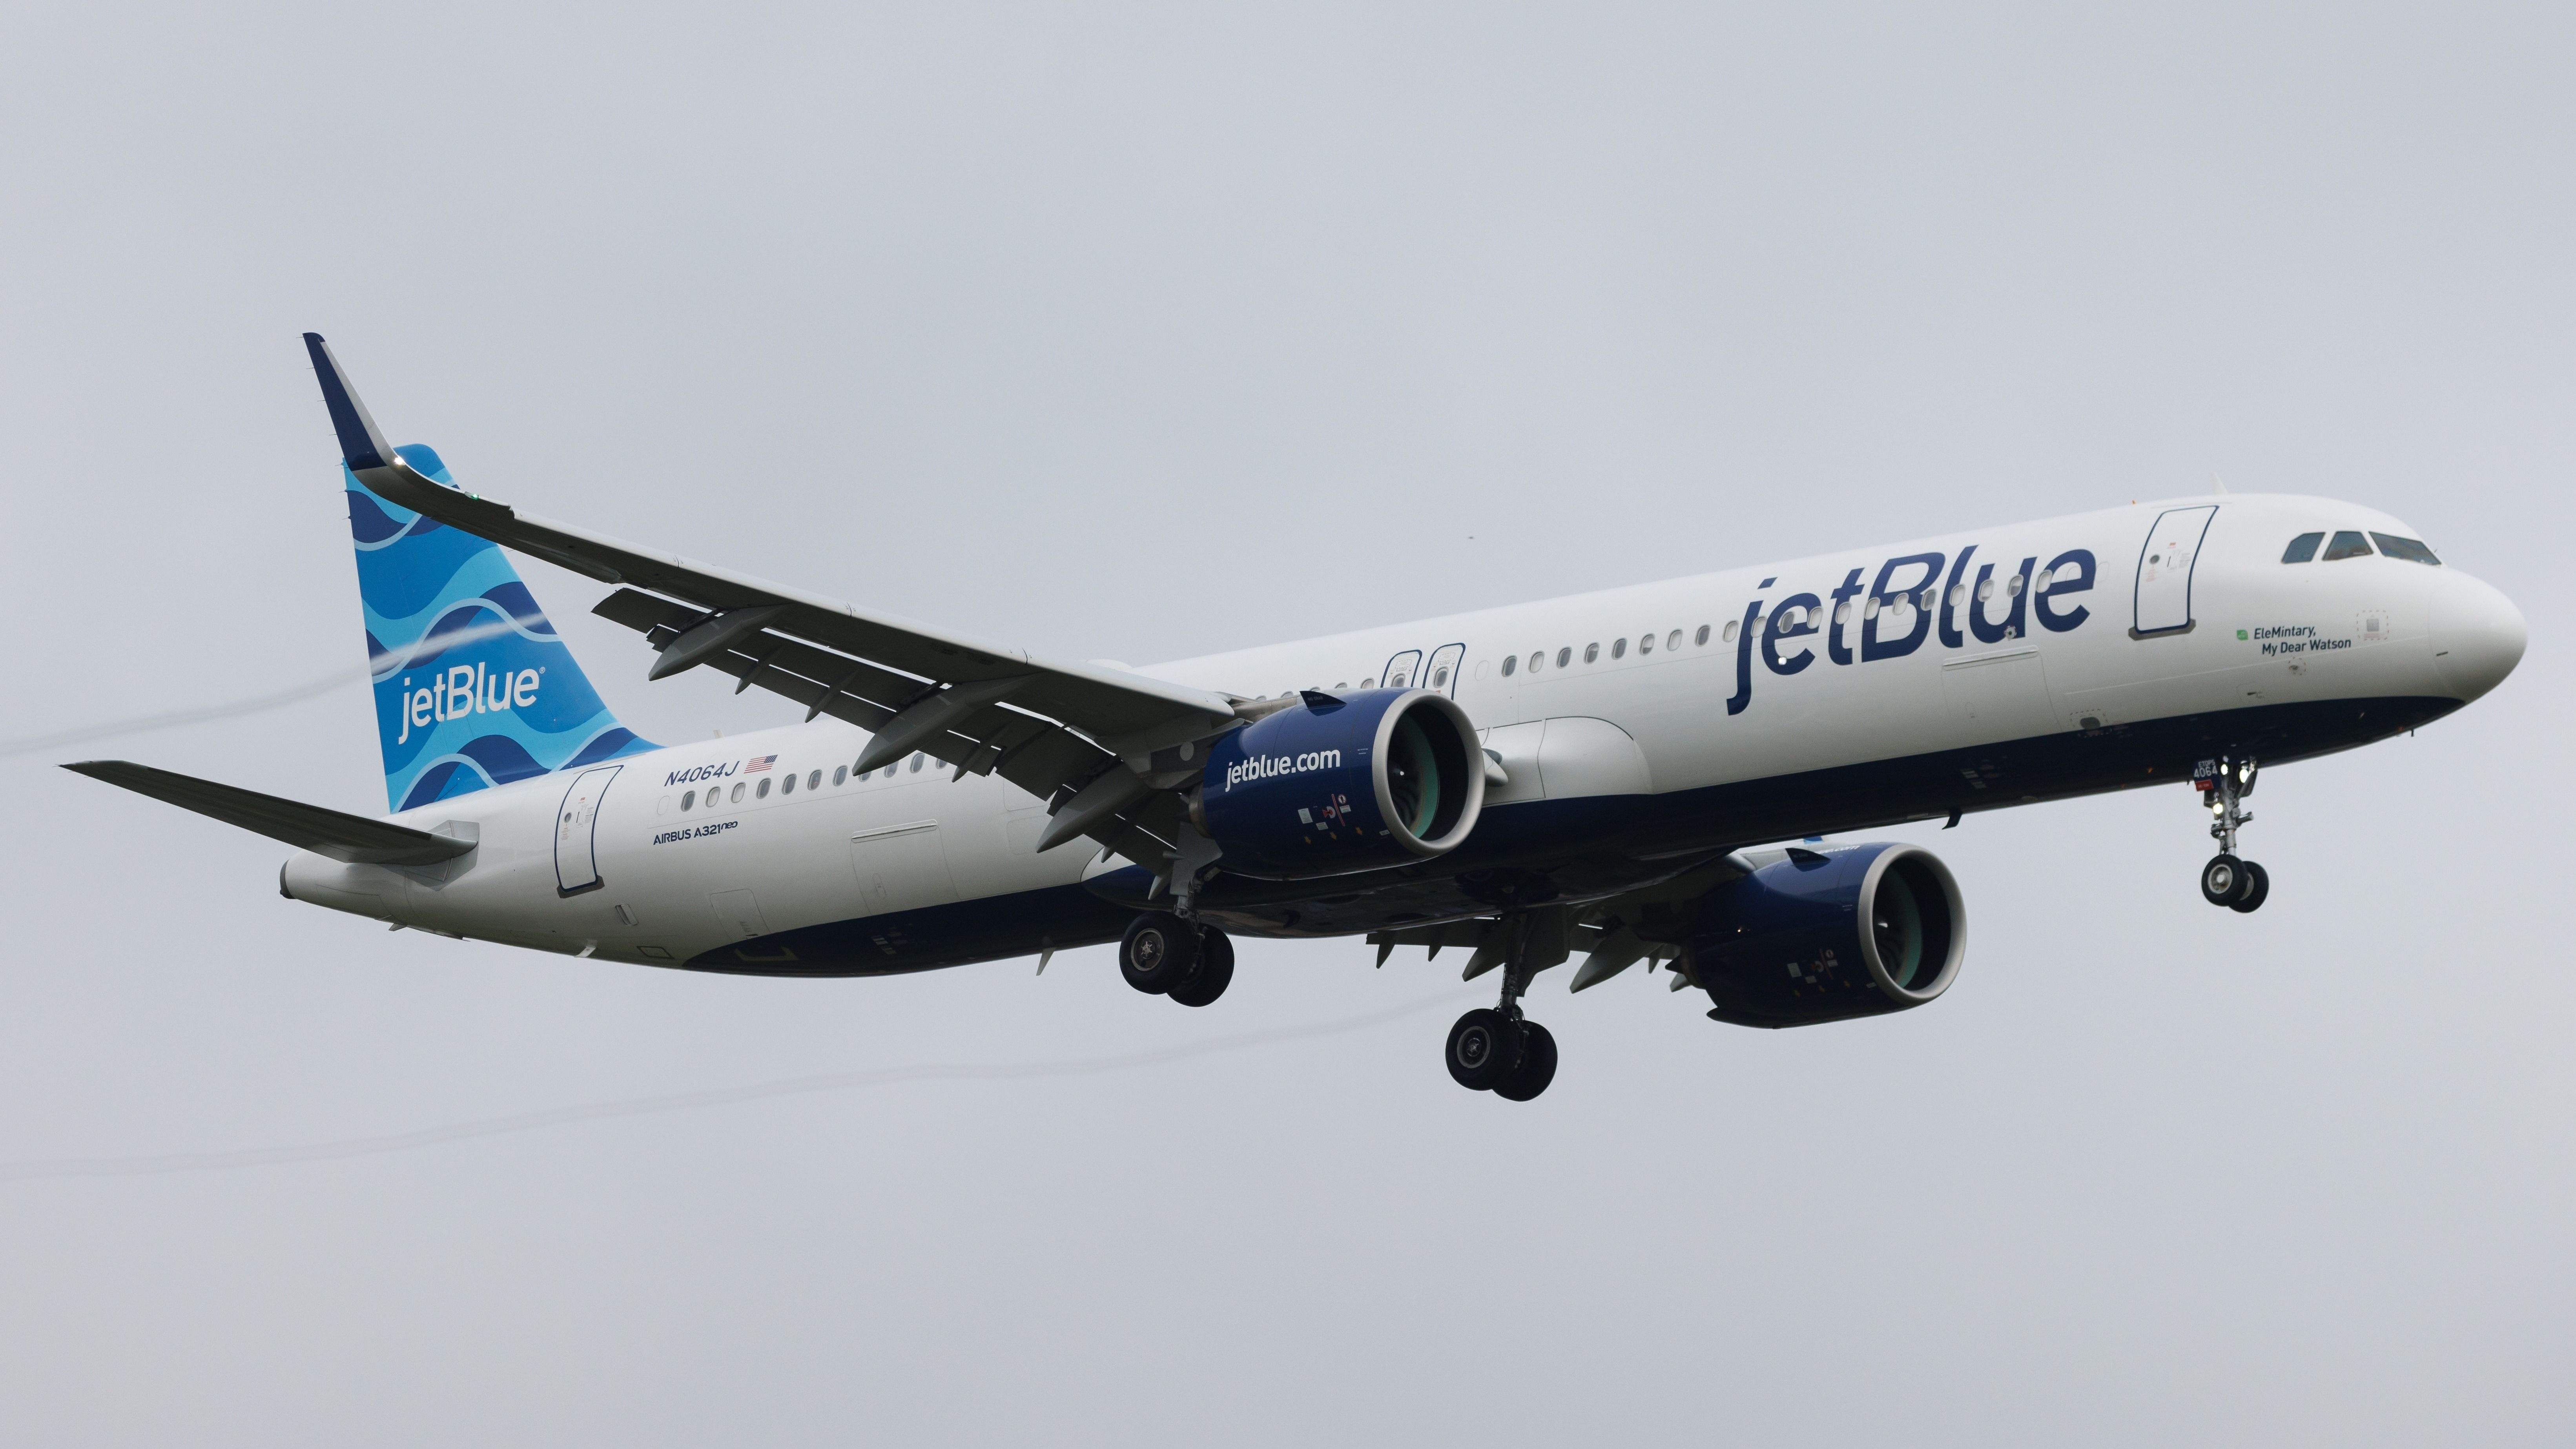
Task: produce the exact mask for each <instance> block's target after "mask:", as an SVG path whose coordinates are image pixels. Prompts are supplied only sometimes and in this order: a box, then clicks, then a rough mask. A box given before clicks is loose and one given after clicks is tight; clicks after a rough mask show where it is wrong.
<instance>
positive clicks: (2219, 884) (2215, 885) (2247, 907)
mask: <svg viewBox="0 0 2576 1449" xmlns="http://www.w3.org/2000/svg"><path fill="white" fill-rule="evenodd" d="M2255 770H2256V765H2255V762H2254V761H2253V760H2250V759H2245V760H2235V759H2226V758H2221V759H2219V760H2217V761H2216V762H2215V763H2214V764H2207V765H2204V766H2203V767H2202V768H2201V769H2200V770H2198V771H2194V772H2193V774H2194V778H2193V781H2192V783H2193V784H2195V785H2197V786H2199V788H2200V790H2201V793H2202V795H2203V796H2204V797H2205V798H2206V799H2207V800H2208V801H2209V813H2210V815H2211V816H2212V817H2214V818H2212V819H2211V821H2210V824H2209V834H2210V838H2211V839H2213V840H2215V841H2217V842H2218V854H2216V855H2213V856H2211V857H2210V858H2209V864H2207V865H2204V866H2202V867H2201V868H2200V897H2201V899H2202V900H2205V901H2207V902H2209V903H2210V904H2211V905H2213V906H2225V907H2227V908H2228V909H2230V910H2234V911H2252V910H2256V909H2258V908H2260V907H2261V906H2262V904H2263V901H2264V899H2265V898H2266V897H2268V896H2269V895H2271V893H2272V877H2271V874H2270V873H2269V872H2267V871H2265V870H2264V869H2263V867H2261V866H2259V865H2256V864H2255V863H2254V862H2252V861H2250V860H2245V859H2242V858H2240V857H2239V856H2238V855H2237V854H2236V832H2237V831H2238V830H2240V829H2242V828H2244V827H2245V826H2247V825H2250V824H2252V823H2253V820H2254V815H2253V812H2251V811H2249V810H2247V809H2246V808H2245V804H2244V802H2245V797H2246V796H2248V795H2251V794H2253V793H2254V775H2255Z"/></svg>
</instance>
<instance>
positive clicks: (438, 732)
mask: <svg viewBox="0 0 2576 1449" xmlns="http://www.w3.org/2000/svg"><path fill="white" fill-rule="evenodd" d="M394 451H395V452H397V453H400V454H401V455H402V458H403V461H404V462H406V463H409V464H410V465H411V466H412V467H413V468H414V469H415V470H417V471H418V472H420V473H421V474H422V475H423V476H424V477H427V478H429V479H431V480H432V481H434V482H438V483H443V484H446V485H447V486H448V487H450V488H453V487H455V486H456V483H455V480H454V479H453V478H451V477H450V476H449V475H448V471H447V465H446V463H444V462H442V461H441V460H440V459H439V456H438V454H437V453H436V452H434V451H432V450H431V449H429V448H425V447H422V446H421V445H419V444H417V443H412V444H406V445H404V446H402V447H400V448H396V449H395V450H394ZM340 473H341V478H342V481H343V482H344V483H345V485H346V486H347V489H348V496H349V534H350V537H351V538H352V539H353V540H354V541H355V542H356V544H357V549H358V594H359V597H360V599H361V600H362V601H363V603H364V605H365V609H366V616H367V669H368V673H369V674H370V675H371V676H372V677H373V679H374V681H375V691H376V732H377V740H378V743H379V744H381V745H382V746H383V747H384V752H385V798H386V801H387V803H388V804H390V805H391V806H392V808H394V809H395V810H410V809H413V808H416V807H418V806H422V805H427V804H429V803H430V802H432V801H435V800H446V799H452V798H454V797H455V796H458V795H465V794H470V793H472V792H474V791H476V790H488V789H490V788H492V787H493V786H495V785H506V784H508V783H510V782H511V781H513V780H525V779H528V778H529V777H531V776H535V775H542V774H546V773H547V772H549V771H553V770H561V769H568V768H571V767H573V766H576V765H588V764H592V763H595V762H597V761H600V760H608V759H615V758H617V757H618V756H621V755H634V754H641V753H643V752H644V751H646V750H651V749H655V748H658V747H657V746H655V745H653V744H652V743H650V742H649V741H645V740H641V739H637V738H636V737H635V735H634V734H633V732H631V731H629V730H628V729H626V727H625V726H623V725H620V724H619V723H618V722H617V717H616V716H615V715H613V714H611V713H609V711H608V706H607V705H605V704H603V703H601V702H600V698H599V692H598V691H597V690H595V689H592V688H591V687H590V680H589V678H588V677H587V676H585V675H584V674H583V673H582V672H581V666H580V665H578V664H576V663H574V662H573V657H572V651H571V650H570V649H568V648H566V647H565V646H564V643H563V641H562V640H561V639H559V638H557V637H555V627H554V625H553V624H551V623H548V622H547V620H546V615H545V611H544V610H543V609H540V608H538V607H537V601H536V599H535V598H534V597H533V596H531V595H530V594H529V593H528V586H527V585H526V584H524V583H521V582H520V581H519V574H518V570H516V569H514V568H512V567H510V562H509V560H508V559H507V558H505V557H503V556H502V553H501V548H500V545H498V544H495V543H493V542H491V541H490V540H488V539H482V538H477V537H475V536H474V535H472V534H470V533H465V532H462V531H460V530H458V529H453V528H449V527H447V526H445V525H444V524H441V523H440V522H439V521H438V520H436V519H434V518H425V517H422V516H421V515H420V514H417V513H413V512H411V511H409V510H408V509H403V508H398V507H396V506H394V505H393V504H391V503H388V502H386V501H385V500H384V499H382V498H379V497H377V496H376V495H375V494H373V493H371V492H369V491H368V490H367V487H366V485H365V484H363V483H360V482H359V481H358V480H357V477H356V475H355V474H352V473H351V472H349V470H348V469H347V468H346V467H343V468H342V469H341V470H340Z"/></svg>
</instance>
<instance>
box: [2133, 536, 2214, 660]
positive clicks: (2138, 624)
mask: <svg viewBox="0 0 2576 1449" xmlns="http://www.w3.org/2000/svg"><path fill="white" fill-rule="evenodd" d="M2217 515H2218V505H2216V504H2214V503H2212V504H2206V505H2204V506H2202V507H2199V508H2168V509H2166V510H2165V511H2164V512H2162V513H2159V514H2157V515H2156V526H2155V527H2154V528H2152V529H2150V530H2148V532H2147V541H2146V543H2145V544H2144V545H2142V546H2141V547H2140V548H2139V549H2138V585H2137V596H2136V597H2137V617H2136V621H2135V622H2134V623H2133V624H2132V625H2131V626H2130V629H2129V637H2130V638H2132V639H2144V638H2147V637H2149V636H2150V635H2155V634H2181V633H2186V632H2188V631H2189V630H2190V628H2191V572H2192V567H2193V565H2194V564H2196V563H2198V562H2199V560H2200V545H2201V540H2202V539H2203V538H2204V537H2206V536H2207V534H2208V533H2209V521H2210V520H2211V519H2212V518H2214V517H2216V516H2217Z"/></svg>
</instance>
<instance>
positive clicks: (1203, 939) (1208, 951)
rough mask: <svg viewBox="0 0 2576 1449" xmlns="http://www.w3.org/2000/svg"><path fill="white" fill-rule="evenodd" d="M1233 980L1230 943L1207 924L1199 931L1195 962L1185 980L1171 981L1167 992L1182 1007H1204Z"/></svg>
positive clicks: (1221, 994)
mask: <svg viewBox="0 0 2576 1449" xmlns="http://www.w3.org/2000/svg"><path fill="white" fill-rule="evenodd" d="M1232 980H1234V942H1233V941H1231V940H1229V939H1227V937H1226V934H1225V932H1223V931H1220V930H1218V929H1217V928H1216V927H1214V926H1209V927H1207V928H1206V929H1205V930H1203V931H1201V932H1200V933H1199V964H1198V969H1196V970H1194V971H1192V972H1191V973H1190V974H1189V976H1188V978H1187V979H1186V980H1182V981H1176V982H1173V983H1172V987H1171V991H1170V992H1169V995H1170V996H1171V998H1172V999H1173V1000H1174V1001H1177V1002H1179V1003H1180V1004H1181V1005H1183V1006H1205V1005H1207V1004H1208V1003H1209V1002H1211V1001H1214V1000H1216V999H1217V998H1218V997H1220V996H1223V995H1225V988H1226V984H1227V983H1228V982H1231V981H1232Z"/></svg>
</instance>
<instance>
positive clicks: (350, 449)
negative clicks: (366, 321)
mask: <svg viewBox="0 0 2576 1449" xmlns="http://www.w3.org/2000/svg"><path fill="white" fill-rule="evenodd" d="M304 350H305V351H306V352H308V353H310V354H312V357H313V375H314V377H315V378H317V379H319V380H320V382H321V384H322V405H323V406H324V407H327V408H329V409H330V410H331V430H332V431H333V432H335V433H338V434H339V435H340V461H342V462H344V463H346V464H348V465H349V468H350V470H351V471H353V472H355V471H358V470H362V469H367V468H382V467H385V466H386V465H388V464H390V463H391V462H392V461H393V459H394V450H393V447H392V445H390V444H388V443H387V442H386V441H385V435H384V434H383V433H381V432H378V431H377V430H376V420H375V419H374V418H372V417H369V416H368V415H367V405H366V404H365V403H362V402H360V401H358V395H357V394H356V393H354V392H351V391H350V390H349V384H348V382H347V381H346V380H344V379H343V378H342V377H341V375H340V363H339V359H337V358H335V357H333V356H332V355H331V344H329V343H327V342H325V341H323V340H322V334H321V333H319V332H307V333H305V334H304Z"/></svg>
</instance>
